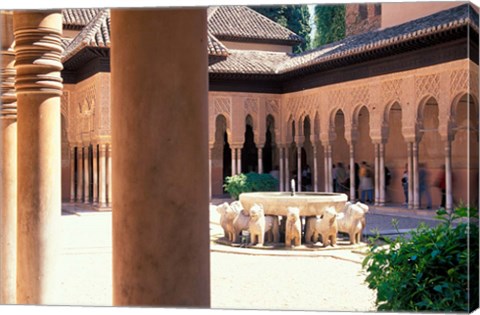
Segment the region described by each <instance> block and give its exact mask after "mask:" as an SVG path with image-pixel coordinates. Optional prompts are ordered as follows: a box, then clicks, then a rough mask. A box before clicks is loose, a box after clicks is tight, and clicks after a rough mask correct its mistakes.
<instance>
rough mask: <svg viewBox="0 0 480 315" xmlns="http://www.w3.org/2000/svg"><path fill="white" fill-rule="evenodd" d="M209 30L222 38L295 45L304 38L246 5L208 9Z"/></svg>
mask: <svg viewBox="0 0 480 315" xmlns="http://www.w3.org/2000/svg"><path fill="white" fill-rule="evenodd" d="M208 30H209V31H210V32H211V33H212V34H213V35H215V36H216V37H217V38H218V39H220V40H247V41H270V42H278V43H283V44H290V45H295V44H298V43H301V42H302V41H303V38H302V37H300V36H298V35H297V34H295V33H294V32H292V31H290V30H289V29H287V28H285V27H283V26H281V25H280V24H278V23H276V22H274V21H272V20H270V19H269V18H267V17H266V16H263V15H261V14H260V13H258V12H256V11H254V10H252V9H250V8H249V7H246V6H221V7H211V8H209V9H208Z"/></svg>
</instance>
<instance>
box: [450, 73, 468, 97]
mask: <svg viewBox="0 0 480 315" xmlns="http://www.w3.org/2000/svg"><path fill="white" fill-rule="evenodd" d="M467 90H468V71H467V69H459V70H454V71H452V72H451V73H450V95H455V94H457V93H458V92H461V91H467Z"/></svg>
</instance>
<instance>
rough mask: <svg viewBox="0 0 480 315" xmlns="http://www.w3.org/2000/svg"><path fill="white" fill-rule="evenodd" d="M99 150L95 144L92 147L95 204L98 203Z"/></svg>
mask: <svg viewBox="0 0 480 315" xmlns="http://www.w3.org/2000/svg"><path fill="white" fill-rule="evenodd" d="M97 154H98V150H97V144H94V145H93V147H92V156H93V161H92V162H93V203H94V204H97V203H98V158H97Z"/></svg>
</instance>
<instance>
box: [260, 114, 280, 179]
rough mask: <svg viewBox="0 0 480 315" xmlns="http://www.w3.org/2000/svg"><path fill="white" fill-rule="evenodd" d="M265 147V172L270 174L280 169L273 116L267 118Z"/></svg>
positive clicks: (263, 153)
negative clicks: (276, 153) (276, 155)
mask: <svg viewBox="0 0 480 315" xmlns="http://www.w3.org/2000/svg"><path fill="white" fill-rule="evenodd" d="M266 127H267V128H266V129H267V130H266V132H265V145H264V147H263V151H262V163H263V172H264V173H270V172H271V171H272V170H274V169H275V170H277V171H278V169H279V166H278V161H277V160H276V159H275V151H276V143H275V119H274V118H273V116H272V115H268V116H267V118H266Z"/></svg>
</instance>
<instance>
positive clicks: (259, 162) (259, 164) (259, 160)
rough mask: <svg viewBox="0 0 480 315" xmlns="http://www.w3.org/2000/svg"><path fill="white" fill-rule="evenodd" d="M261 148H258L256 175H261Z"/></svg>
mask: <svg viewBox="0 0 480 315" xmlns="http://www.w3.org/2000/svg"><path fill="white" fill-rule="evenodd" d="M262 151H263V150H262V148H258V174H262V173H263V161H262Z"/></svg>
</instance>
